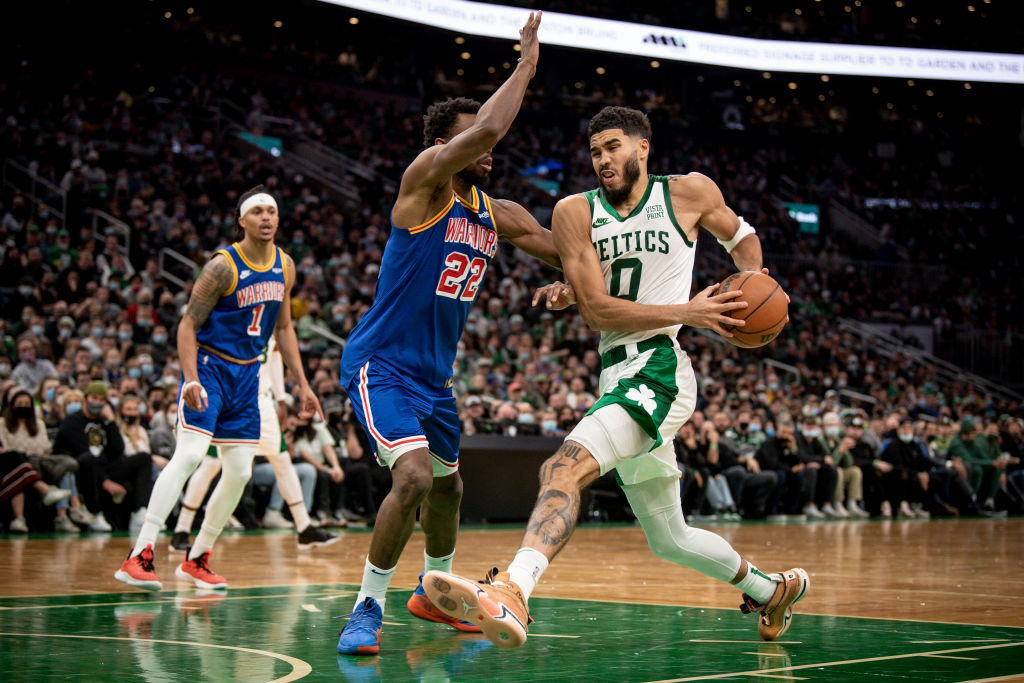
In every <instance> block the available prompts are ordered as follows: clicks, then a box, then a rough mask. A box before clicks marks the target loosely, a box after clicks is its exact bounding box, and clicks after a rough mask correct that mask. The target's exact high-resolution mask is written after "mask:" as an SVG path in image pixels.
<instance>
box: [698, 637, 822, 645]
mask: <svg viewBox="0 0 1024 683" xmlns="http://www.w3.org/2000/svg"><path fill="white" fill-rule="evenodd" d="M690 642H691V643H737V644H741V643H754V644H756V645H760V644H761V643H763V642H764V641H763V640H701V639H697V638H691V639H690ZM772 642H773V643H775V644H776V645H803V641H800V640H773V641H772Z"/></svg>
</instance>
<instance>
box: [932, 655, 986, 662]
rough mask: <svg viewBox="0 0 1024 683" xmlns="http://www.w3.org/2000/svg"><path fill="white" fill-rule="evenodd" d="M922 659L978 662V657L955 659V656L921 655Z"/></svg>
mask: <svg viewBox="0 0 1024 683" xmlns="http://www.w3.org/2000/svg"><path fill="white" fill-rule="evenodd" d="M921 656H922V657H934V658H935V659H964V660H967V661H968V662H976V661H978V658H977V657H954V656H953V655H921Z"/></svg>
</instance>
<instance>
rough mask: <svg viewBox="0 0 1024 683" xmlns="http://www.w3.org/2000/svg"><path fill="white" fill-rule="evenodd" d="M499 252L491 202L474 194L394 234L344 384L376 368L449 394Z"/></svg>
mask: <svg viewBox="0 0 1024 683" xmlns="http://www.w3.org/2000/svg"><path fill="white" fill-rule="evenodd" d="M497 249H498V233H497V231H496V230H495V226H494V218H493V214H492V211H491V200H490V198H488V197H487V195H485V194H484V193H483V192H481V191H479V190H478V189H477V188H476V187H473V188H472V189H471V191H470V196H469V197H468V198H467V199H462V198H459V197H458V196H456V195H455V194H454V193H453V194H452V197H451V199H450V200H449V201H448V204H447V206H445V208H443V209H442V210H441V211H440V212H439V213H438V214H437V215H436V216H434V217H433V218H432V219H430V220H429V221H427V222H426V223H423V224H421V225H418V226H415V227H413V228H409V229H408V230H405V229H402V228H395V227H394V226H392V229H391V237H390V238H389V239H388V243H387V247H386V248H385V249H384V258H383V260H382V262H381V267H380V276H379V279H378V280H377V296H376V299H375V300H374V302H373V306H371V307H370V310H368V311H367V312H366V313H365V314H363V317H362V318H361V319H360V321H359V323H358V324H357V325H356V327H355V329H353V330H352V333H351V334H350V335H349V338H348V343H347V344H346V346H345V353H344V355H343V356H342V359H341V381H342V384H346V383H347V382H348V381H349V380H351V379H352V378H353V377H355V375H356V373H357V372H358V371H359V368H361V367H362V366H363V364H365V363H366V362H367V361H369V360H371V359H372V360H373V361H374V363H379V364H382V365H384V366H387V367H389V368H391V369H392V370H393V371H395V372H397V373H399V374H400V376H403V377H408V378H410V379H413V380H419V381H422V382H425V383H427V384H429V385H432V386H438V387H440V386H443V385H444V384H445V383H446V381H447V380H448V379H449V378H450V377H451V374H452V363H453V362H454V360H455V351H456V347H457V346H458V343H459V338H460V337H461V336H462V330H463V328H464V327H465V325H466V318H467V316H469V312H470V310H471V309H472V308H473V302H474V301H475V300H476V296H477V293H478V292H479V291H480V284H481V282H482V281H483V278H484V274H485V273H486V272H487V267H488V266H489V265H490V263H491V258H492V257H493V256H494V254H495V252H496V251H497Z"/></svg>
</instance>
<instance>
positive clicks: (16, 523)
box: [7, 517, 28, 534]
mask: <svg viewBox="0 0 1024 683" xmlns="http://www.w3.org/2000/svg"><path fill="white" fill-rule="evenodd" d="M7 533H10V534H27V533H28V524H26V523H25V518H24V517H15V518H14V519H12V520H11V523H10V525H9V526H8V527H7Z"/></svg>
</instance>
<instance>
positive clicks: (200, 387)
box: [181, 380, 207, 398]
mask: <svg viewBox="0 0 1024 683" xmlns="http://www.w3.org/2000/svg"><path fill="white" fill-rule="evenodd" d="M191 386H196V387H199V395H200V396H202V397H203V398H206V396H207V394H206V389H204V388H203V385H202V384H200V383H199V382H198V381H196V380H192V381H191V382H185V386H183V387H182V388H181V393H182V394H184V393H185V392H186V391H188V388H189V387H191Z"/></svg>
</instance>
